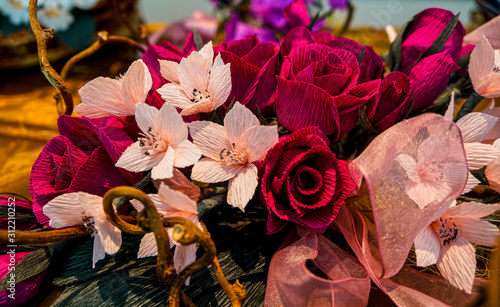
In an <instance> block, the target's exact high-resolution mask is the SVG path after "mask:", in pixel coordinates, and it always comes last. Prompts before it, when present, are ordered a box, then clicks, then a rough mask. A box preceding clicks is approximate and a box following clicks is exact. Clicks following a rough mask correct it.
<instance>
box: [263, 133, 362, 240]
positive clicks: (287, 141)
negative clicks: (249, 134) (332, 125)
mask: <svg viewBox="0 0 500 307" xmlns="http://www.w3.org/2000/svg"><path fill="white" fill-rule="evenodd" d="M329 145H330V142H329V140H328V138H327V137H326V135H325V134H324V133H323V132H322V131H321V130H319V129H318V128H317V127H306V128H302V129H299V130H297V131H295V132H294V133H292V134H291V135H287V136H284V137H281V138H280V140H279V142H278V143H277V144H276V145H274V147H273V148H271V149H270V150H269V152H268V153H267V155H266V158H265V159H264V161H263V162H262V165H263V166H262V168H263V176H262V179H261V200H262V202H263V203H264V205H266V207H267V210H268V212H269V215H268V220H267V232H268V233H269V234H272V233H276V232H278V231H281V230H282V229H283V228H284V227H285V226H286V224H287V223H288V222H293V223H296V224H299V225H302V226H305V227H308V228H311V229H314V230H316V231H317V232H320V233H322V232H324V231H325V230H326V229H327V228H328V226H329V225H330V224H331V223H332V221H333V220H334V219H335V217H336V216H337V213H338V210H339V208H340V206H342V205H343V204H344V201H345V199H346V198H347V196H348V195H349V194H350V193H351V192H352V191H353V190H354V188H355V185H354V182H353V181H352V179H351V177H350V176H349V173H348V171H347V165H348V162H346V161H343V160H337V158H336V157H335V154H334V153H333V152H332V151H331V150H330V147H329Z"/></svg>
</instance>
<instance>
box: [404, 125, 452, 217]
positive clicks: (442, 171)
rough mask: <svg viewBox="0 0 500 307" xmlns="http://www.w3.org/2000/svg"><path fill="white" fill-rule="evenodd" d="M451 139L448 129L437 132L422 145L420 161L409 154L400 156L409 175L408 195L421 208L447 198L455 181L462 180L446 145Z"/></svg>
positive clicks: (419, 154)
mask: <svg viewBox="0 0 500 307" xmlns="http://www.w3.org/2000/svg"><path fill="white" fill-rule="evenodd" d="M447 141H448V140H447V138H446V134H445V132H438V133H434V134H432V135H431V136H429V137H428V138H427V139H425V140H424V141H423V142H422V143H421V144H420V146H419V147H418V153H417V159H416V160H415V159H414V158H413V157H410V156H408V155H407V154H399V155H398V156H397V157H396V162H398V163H399V165H400V166H401V167H402V168H403V170H404V171H405V173H406V175H407V176H408V180H407V181H406V183H405V191H406V194H407V195H408V196H409V197H410V199H411V200H413V201H414V202H415V203H416V204H417V205H418V206H419V207H420V209H424V208H425V207H427V206H428V205H429V204H431V203H433V202H436V201H443V200H445V198H446V196H447V195H450V193H452V191H453V188H452V187H453V186H455V185H456V184H455V183H456V182H457V181H460V180H461V178H458V177H456V176H455V172H454V168H453V163H454V161H449V159H448V156H449V153H448V151H449V150H450V148H448V147H447V146H446V143H447ZM438 144H439V145H441V146H437V145H438Z"/></svg>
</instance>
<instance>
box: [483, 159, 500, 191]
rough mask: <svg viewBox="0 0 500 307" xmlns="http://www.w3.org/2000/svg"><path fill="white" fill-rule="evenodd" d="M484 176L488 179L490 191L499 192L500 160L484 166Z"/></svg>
mask: <svg viewBox="0 0 500 307" xmlns="http://www.w3.org/2000/svg"><path fill="white" fill-rule="evenodd" d="M484 175H486V178H487V179H488V183H489V185H490V187H491V188H492V189H494V190H495V191H497V192H500V158H497V159H495V160H493V161H491V162H490V163H488V166H486V170H485V171H484Z"/></svg>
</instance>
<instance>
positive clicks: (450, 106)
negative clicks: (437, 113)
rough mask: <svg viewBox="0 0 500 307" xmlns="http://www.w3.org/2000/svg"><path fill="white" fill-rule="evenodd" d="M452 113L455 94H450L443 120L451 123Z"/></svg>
mask: <svg viewBox="0 0 500 307" xmlns="http://www.w3.org/2000/svg"><path fill="white" fill-rule="evenodd" d="M454 112H455V92H451V100H450V104H449V105H448V109H446V113H444V118H446V119H447V120H451V121H452V120H453V114H454Z"/></svg>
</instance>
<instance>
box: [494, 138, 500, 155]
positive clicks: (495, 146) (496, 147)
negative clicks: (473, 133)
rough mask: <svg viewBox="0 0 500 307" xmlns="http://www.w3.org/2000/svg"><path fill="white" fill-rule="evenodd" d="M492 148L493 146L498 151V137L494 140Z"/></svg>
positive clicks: (499, 149) (499, 147) (499, 150)
mask: <svg viewBox="0 0 500 307" xmlns="http://www.w3.org/2000/svg"><path fill="white" fill-rule="evenodd" d="M493 148H495V150H496V151H498V152H500V139H497V140H496V141H495V142H493Z"/></svg>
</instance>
